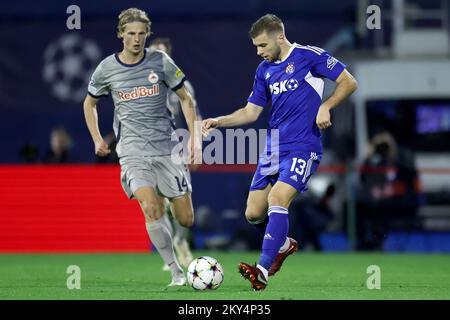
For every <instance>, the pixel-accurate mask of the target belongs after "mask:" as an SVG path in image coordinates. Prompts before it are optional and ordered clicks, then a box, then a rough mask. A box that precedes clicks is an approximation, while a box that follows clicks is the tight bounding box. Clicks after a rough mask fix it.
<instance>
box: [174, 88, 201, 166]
mask: <svg viewBox="0 0 450 320" xmlns="http://www.w3.org/2000/svg"><path fill="white" fill-rule="evenodd" d="M175 93H176V94H177V96H178V98H179V99H180V103H181V110H182V111H183V115H184V118H185V119H186V124H187V126H188V130H189V133H190V139H189V150H190V161H191V163H192V162H194V163H197V160H198V156H201V146H202V135H201V125H200V124H198V125H197V127H198V130H196V126H195V122H196V121H197V112H196V110H195V102H194V99H193V98H192V96H191V94H190V93H189V91H188V90H187V89H186V87H185V86H184V85H183V86H181V88H179V89H177V90H176V91H175ZM196 131H198V132H196ZM199 151H200V152H199ZM194 156H195V158H194Z"/></svg>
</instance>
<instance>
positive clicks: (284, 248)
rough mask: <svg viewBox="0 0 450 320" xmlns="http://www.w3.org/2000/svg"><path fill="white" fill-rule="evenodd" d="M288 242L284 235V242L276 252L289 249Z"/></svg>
mask: <svg viewBox="0 0 450 320" xmlns="http://www.w3.org/2000/svg"><path fill="white" fill-rule="evenodd" d="M289 244H290V241H289V238H288V237H286V241H285V242H284V244H283V245H282V246H281V248H280V250H278V252H280V253H281V252H285V251H286V250H287V249H289Z"/></svg>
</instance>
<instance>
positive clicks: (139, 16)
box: [117, 8, 152, 38]
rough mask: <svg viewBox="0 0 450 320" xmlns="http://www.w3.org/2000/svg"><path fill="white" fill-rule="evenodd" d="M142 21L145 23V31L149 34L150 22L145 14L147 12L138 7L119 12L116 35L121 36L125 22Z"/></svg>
mask: <svg viewBox="0 0 450 320" xmlns="http://www.w3.org/2000/svg"><path fill="white" fill-rule="evenodd" d="M131 22H142V23H145V24H147V33H149V34H150V26H151V24H152V22H151V21H150V19H149V18H148V16H147V13H146V12H145V11H143V10H141V9H138V8H129V9H127V10H124V11H122V12H121V13H120V14H119V24H118V25H117V37H118V38H121V34H122V33H123V32H124V31H125V26H126V24H127V23H131Z"/></svg>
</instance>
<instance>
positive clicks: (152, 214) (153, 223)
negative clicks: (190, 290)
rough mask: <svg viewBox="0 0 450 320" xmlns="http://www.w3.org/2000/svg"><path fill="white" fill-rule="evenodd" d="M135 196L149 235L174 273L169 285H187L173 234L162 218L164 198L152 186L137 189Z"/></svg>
mask: <svg viewBox="0 0 450 320" xmlns="http://www.w3.org/2000/svg"><path fill="white" fill-rule="evenodd" d="M134 196H135V197H136V199H137V200H138V201H139V204H140V206H141V209H142V212H143V213H144V216H145V224H146V227H147V232H148V234H149V237H150V238H151V240H152V243H153V244H154V245H155V247H156V249H157V250H158V252H159V254H160V255H161V257H162V259H163V260H164V262H165V264H167V265H168V266H169V268H170V271H171V273H172V282H171V283H170V284H169V286H183V285H185V284H186V278H185V276H184V272H183V269H181V267H180V265H179V263H178V260H177V258H176V256H175V252H174V250H173V240H172V236H171V235H170V232H169V230H168V229H167V227H166V226H165V224H164V223H163V222H162V221H161V220H160V219H161V217H162V215H163V214H164V199H163V198H162V197H160V196H158V195H157V194H156V192H155V189H154V188H152V187H141V188H139V189H137V190H136V191H135V193H134Z"/></svg>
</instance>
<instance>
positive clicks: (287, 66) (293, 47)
mask: <svg viewBox="0 0 450 320" xmlns="http://www.w3.org/2000/svg"><path fill="white" fill-rule="evenodd" d="M249 35H250V38H251V39H252V42H253V44H254V45H255V46H256V48H257V54H258V55H259V56H261V57H262V58H263V59H264V61H263V62H261V64H260V65H259V66H258V68H257V70H256V75H255V80H254V84H253V91H252V93H251V94H250V96H249V98H248V99H247V105H246V106H245V107H244V108H241V109H238V110H237V111H235V112H233V113H232V114H229V115H226V116H221V117H217V118H210V119H206V120H203V124H202V133H203V135H204V136H207V135H208V134H209V132H210V131H211V130H212V129H214V128H217V127H233V126H241V125H244V124H248V123H251V122H254V121H256V119H257V118H258V117H259V115H260V114H261V112H262V111H263V109H264V107H266V106H267V105H269V104H270V103H271V105H272V109H271V114H270V120H269V128H268V129H269V130H268V133H269V134H268V136H267V142H266V150H265V152H264V153H262V154H261V155H260V157H259V161H258V166H257V169H256V172H255V175H254V177H253V181H252V184H251V186H250V192H249V195H248V199H247V209H246V212H245V216H246V218H247V220H248V221H249V222H250V223H252V224H253V225H254V226H255V227H256V228H257V229H258V230H259V232H260V233H261V234H262V235H264V238H263V244H262V252H261V256H260V259H259V262H258V264H256V265H250V264H247V263H244V262H241V263H240V264H239V266H238V268H239V272H240V273H241V275H242V276H243V277H244V278H245V279H248V280H249V281H250V282H251V286H252V288H253V289H255V290H264V289H265V288H266V286H267V283H268V278H269V276H272V275H274V274H275V273H276V272H278V270H279V269H280V268H281V265H282V263H283V262H284V260H285V259H286V258H287V257H288V256H289V255H291V254H293V253H294V252H295V251H297V248H298V245H297V242H296V241H295V240H294V239H292V238H290V237H288V236H287V235H288V231H289V220H288V208H289V205H290V203H291V201H292V200H293V199H294V197H295V196H296V194H297V193H298V192H304V191H306V190H307V183H308V180H309V178H310V177H311V175H312V174H313V173H314V172H315V171H316V170H317V167H318V165H319V163H320V160H321V158H322V142H321V130H324V129H326V128H328V127H330V126H331V116H330V110H331V109H332V108H334V107H336V106H337V105H338V104H339V103H341V102H342V101H343V100H345V99H346V98H347V97H348V96H349V95H350V94H352V93H353V92H354V91H355V90H356V88H357V82H356V80H355V79H354V77H353V76H352V75H351V74H350V73H349V72H348V71H347V70H346V68H345V65H344V64H343V63H341V62H340V61H338V60H337V59H335V58H334V57H332V56H331V55H330V54H328V53H327V52H326V51H325V50H323V49H321V48H318V47H314V46H307V45H306V46H304V45H299V44H296V43H290V42H289V41H288V39H287V38H286V36H285V33H284V25H283V22H282V21H281V20H280V19H279V18H278V17H277V16H275V15H273V14H266V15H265V16H263V17H261V18H260V19H258V20H257V21H256V22H255V23H253V25H252V27H251V29H250V32H249ZM322 78H328V79H330V80H333V81H335V82H336V88H335V90H334V92H333V93H332V95H331V96H330V97H329V98H328V99H326V100H325V101H324V102H322V93H323V87H324V81H323V79H322ZM273 130H278V131H276V132H277V133H278V137H279V138H278V141H275V142H273V137H272V136H271V132H272V131H273ZM272 135H273V134H272ZM275 140H276V139H275ZM274 159H278V160H274ZM274 163H275V166H274Z"/></svg>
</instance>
